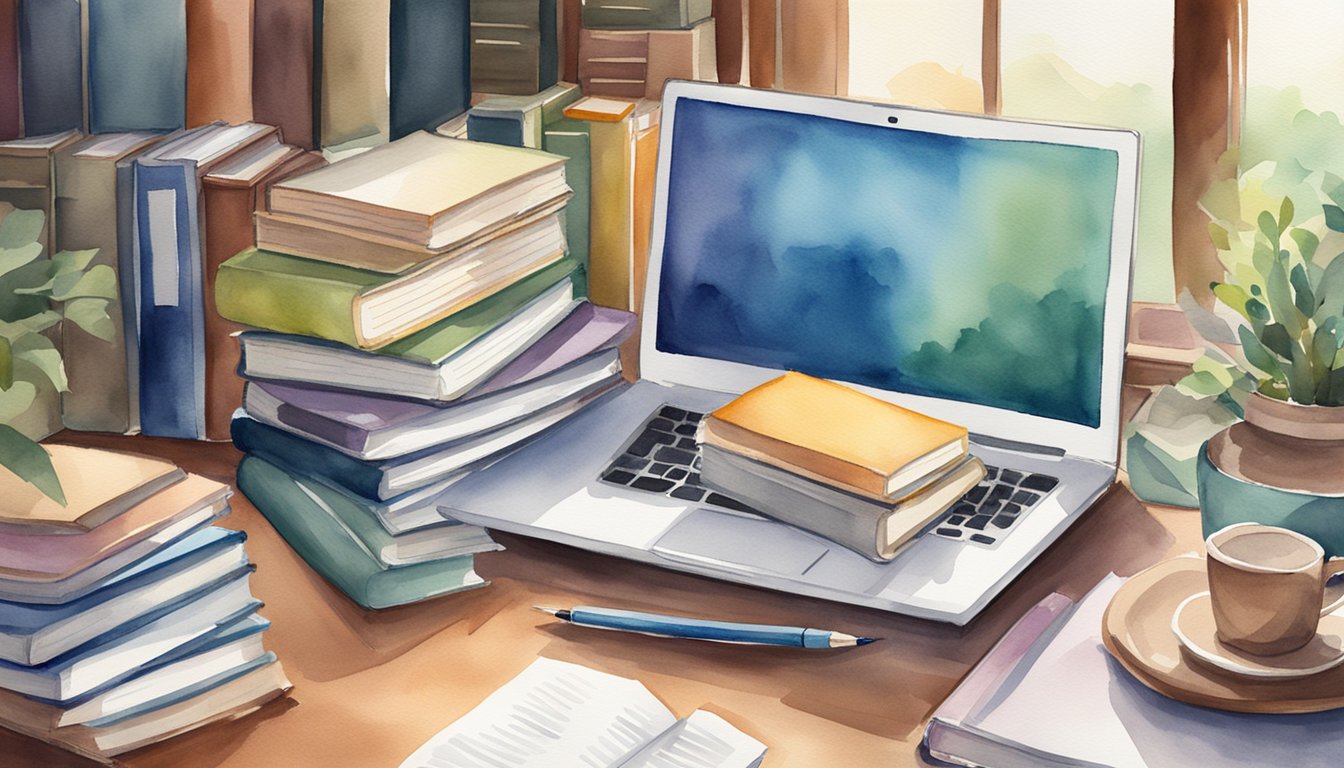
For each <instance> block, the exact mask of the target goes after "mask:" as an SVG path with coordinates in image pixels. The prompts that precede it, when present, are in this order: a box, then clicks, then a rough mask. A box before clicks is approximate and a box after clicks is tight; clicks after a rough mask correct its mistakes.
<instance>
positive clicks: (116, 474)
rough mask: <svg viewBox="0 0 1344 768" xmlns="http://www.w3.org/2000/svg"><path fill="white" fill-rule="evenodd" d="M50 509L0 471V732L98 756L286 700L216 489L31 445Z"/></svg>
mask: <svg viewBox="0 0 1344 768" xmlns="http://www.w3.org/2000/svg"><path fill="white" fill-rule="evenodd" d="M47 449H48V451H49V453H50V455H51V459H52V464H53V465H54V467H55V469H56V471H57V473H58V476H59V477H60V478H61V480H62V485H63V490H64V494H65V502H66V503H65V504H64V505H62V504H59V503H57V502H56V501H53V500H52V499H50V498H47V497H46V496H44V495H42V494H41V493H40V492H39V491H38V490H37V489H36V488H34V487H33V486H30V485H27V484H26V483H23V482H22V481H20V480H19V479H18V478H17V477H15V476H14V475H10V474H8V473H0V495H3V497H4V499H5V506H4V512H3V514H0V725H3V726H4V727H7V728H11V729H13V730H16V731H19V732H21V733H25V734H28V735H30V736H34V737H36V738H39V739H42V740H44V741H47V742H50V743H52V744H55V745H57V746H60V747H63V748H66V749H69V750H72V751H75V752H78V753H80V754H83V755H86V756H88V757H92V758H94V759H98V760H107V759H108V758H110V756H112V755H116V754H119V753H121V752H126V751H128V750H132V749H136V748H137V747H140V746H143V745H145V744H150V743H153V742H156V741H159V740H162V739H165V738H168V737H170V736H173V735H176V734H178V733H182V732H184V731H188V730H191V729H193V728H196V727H199V726H201V725H204V724H206V723H209V722H212V721H215V720H221V719H231V718H235V717H240V716H242V715H244V714H247V713H248V712H251V711H253V710H255V709H257V708H258V707H260V706H261V705H262V704H264V703H265V702H267V701H270V700H271V699H273V698H276V697H277V696H279V695H281V694H282V693H283V692H285V691H286V690H288V689H289V688H290V683H289V681H288V680H287V679H286V678H285V674H284V672H283V670H282V669H281V667H280V664H279V663H278V662H277V661H276V658H275V654H273V653H270V652H268V651H266V650H265V648H264V647H263V646H262V642H261V633H262V632H263V631H264V630H265V629H266V628H267V627H269V626H270V622H268V621H266V620H265V619H263V618H261V617H260V616H258V615H257V610H258V609H259V608H260V607H261V603H260V602H259V601H258V600H256V599H255V598H254V597H253V596H252V593H251V589H250V587H249V584H248V581H249V574H251V572H252V571H253V569H254V566H253V565H251V564H249V562H248V558H247V553H246V552H245V551H244V550H243V539H244V538H245V537H244V535H243V534H242V533H241V532H238V531H230V530H225V529H223V528H216V527H213V526H212V525H211V523H212V522H213V521H214V520H216V519H217V518H219V517H221V516H222V515H224V514H227V513H228V511H229V507H228V497H229V493H230V492H229V488H228V487H227V486H224V485H220V484H219V483H216V482H214V481H211V480H207V479H205V478H203V477H198V476H196V475H188V474H186V473H184V472H183V471H182V470H180V469H178V468H177V467H175V466H173V465H172V464H170V463H168V462H164V461H159V460H156V459H149V458H144V457H140V456H131V455H126V454H119V453H111V452H107V451H99V450H94V449H89V448H76V447H72V446H63V445H51V446H47Z"/></svg>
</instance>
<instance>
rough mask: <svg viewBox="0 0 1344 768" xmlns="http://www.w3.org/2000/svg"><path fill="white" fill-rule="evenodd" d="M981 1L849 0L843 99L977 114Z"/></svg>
mask: <svg viewBox="0 0 1344 768" xmlns="http://www.w3.org/2000/svg"><path fill="white" fill-rule="evenodd" d="M983 6H984V3H983V0H942V2H937V3H930V2H926V0H850V3H849V94H850V95H851V96H854V97H857V98H864V99H873V100H877V101H893V102H899V103H901V104H908V105H910V106H915V107H929V108H934V109H951V110H956V111H959V112H981V111H983V110H984V94H983V87H982V85H981V79H980V74H981V64H982V61H983V58H982V53H981V48H982V45H981V27H982V25H983V22H982V18H983V15H982V14H983Z"/></svg>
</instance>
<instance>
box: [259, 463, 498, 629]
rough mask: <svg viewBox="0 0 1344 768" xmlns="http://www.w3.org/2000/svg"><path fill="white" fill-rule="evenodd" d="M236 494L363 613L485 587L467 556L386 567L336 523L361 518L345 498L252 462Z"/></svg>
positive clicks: (275, 469) (267, 464)
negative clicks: (239, 492)
mask: <svg viewBox="0 0 1344 768" xmlns="http://www.w3.org/2000/svg"><path fill="white" fill-rule="evenodd" d="M238 490H239V491H241V492H242V493H243V494H244V495H246V496H247V498H248V499H249V500H251V502H252V503H253V504H254V505H255V506H256V508H257V509H258V510H260V511H261V514H262V515H264V516H265V517H266V519H267V520H268V521H270V523H271V525H272V526H274V527H275V530H276V531H278V532H279V533H280V535H281V536H282V537H284V539H285V541H286V542H288V544H289V546H290V547H292V548H293V549H294V551H295V552H297V553H299V556H300V557H302V558H303V559H304V562H306V563H308V565H309V566H310V567H311V568H312V569H313V570H315V571H317V572H318V573H319V574H320V575H321V576H322V578H324V579H326V580H327V581H329V582H331V583H332V584H333V585H335V586H336V587H337V588H338V589H340V590H341V591H342V592H344V593H345V594H346V596H348V597H349V598H350V599H351V600H353V601H355V602H356V603H358V604H359V605H361V606H363V607H365V608H372V609H378V608H390V607H392V606H394V605H405V604H406V603H413V602H416V601H419V600H425V599H427V598H431V597H435V596H438V595H446V594H449V593H451V592H460V591H462V590H465V589H472V588H474V587H481V586H485V584H486V583H487V582H486V581H484V580H483V579H481V577H479V576H477V575H476V572H475V571H474V570H472V566H473V563H474V558H473V557H472V556H471V555H460V556H457V557H448V558H444V559H442V560H434V561H431V562H424V563H416V564H415V565H406V566H401V567H389V566H387V565H384V564H383V563H382V562H381V561H380V560H379V559H378V558H377V557H376V556H375V555H374V554H373V553H372V552H370V551H369V549H368V548H367V547H366V545H365V544H364V543H363V542H361V541H359V540H358V539H357V538H355V537H354V536H353V535H352V534H351V533H350V532H349V530H348V529H347V528H346V527H345V526H343V525H342V524H341V523H340V517H341V516H342V515H353V514H362V512H363V511H362V510H360V509H359V508H358V507H356V506H354V505H353V504H351V502H350V501H349V499H348V498H347V497H345V496H344V495H342V494H339V493H336V492H335V491H333V490H331V489H330V488H328V487H327V486H325V485H322V484H320V483H317V482H314V481H311V480H308V479H306V478H302V477H298V476H294V475H290V474H287V473H285V472H283V471H281V470H280V469H279V468H277V467H276V466H275V465H274V464H270V463H268V462H266V461H264V460H262V459H259V458H257V457H255V456H246V457H244V458H243V460H242V461H241V462H240V463H239V464H238ZM337 508H341V510H342V511H341V512H340V513H338V512H336V509H337Z"/></svg>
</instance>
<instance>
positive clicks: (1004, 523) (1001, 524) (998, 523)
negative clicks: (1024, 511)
mask: <svg viewBox="0 0 1344 768" xmlns="http://www.w3.org/2000/svg"><path fill="white" fill-rule="evenodd" d="M1016 521H1017V518H1016V517H1015V516H1014V515H1005V514H1002V513H1000V514H998V515H995V516H994V519H993V520H990V521H989V524H990V525H992V526H994V527H995V528H1007V527H1008V526H1010V525H1012V524H1013V523H1014V522H1016Z"/></svg>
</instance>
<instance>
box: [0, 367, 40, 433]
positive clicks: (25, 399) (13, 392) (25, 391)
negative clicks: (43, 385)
mask: <svg viewBox="0 0 1344 768" xmlns="http://www.w3.org/2000/svg"><path fill="white" fill-rule="evenodd" d="M36 399H37V387H36V386H35V385H34V384H33V382H31V381H24V380H23V379H21V378H19V377H18V371H17V366H16V370H15V378H14V384H13V386H11V387H10V388H9V389H5V390H0V424H8V423H10V422H11V421H13V420H14V419H17V418H18V417H20V416H22V415H23V413H24V411H27V410H28V407H29V406H31V405H32V404H33V401H34V400H36Z"/></svg>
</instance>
